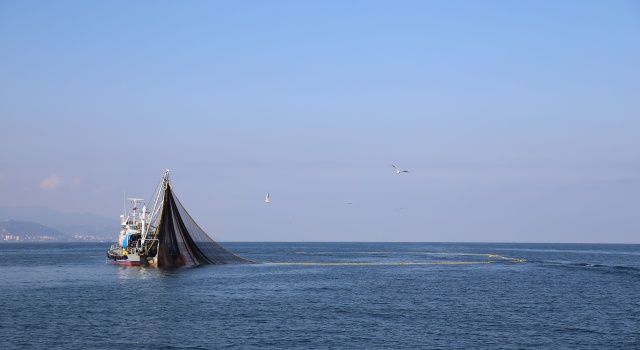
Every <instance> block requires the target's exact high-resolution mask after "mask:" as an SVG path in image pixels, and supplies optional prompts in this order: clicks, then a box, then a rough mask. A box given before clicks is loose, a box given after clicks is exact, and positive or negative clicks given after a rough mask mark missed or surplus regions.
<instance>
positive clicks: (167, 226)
mask: <svg viewBox="0 0 640 350" xmlns="http://www.w3.org/2000/svg"><path fill="white" fill-rule="evenodd" d="M157 230H158V231H157V235H156V236H157V238H158V267H178V266H198V265H205V264H214V265H220V264H246V263H252V261H250V260H247V259H244V258H242V257H239V256H237V255H235V254H233V253H231V252H230V251H228V250H226V249H225V248H224V247H222V246H221V245H220V244H218V243H217V242H216V241H214V240H213V239H211V237H209V235H207V233H206V232H204V230H202V228H200V226H198V224H197V223H196V222H195V221H194V220H193V218H192V217H191V215H189V213H187V211H186V209H185V208H184V207H183V206H182V204H181V203H180V201H179V200H178V198H176V196H175V194H174V193H173V191H172V190H171V185H170V184H167V187H166V189H165V192H164V202H163V207H162V214H161V216H160V222H159V224H158V229H157Z"/></svg>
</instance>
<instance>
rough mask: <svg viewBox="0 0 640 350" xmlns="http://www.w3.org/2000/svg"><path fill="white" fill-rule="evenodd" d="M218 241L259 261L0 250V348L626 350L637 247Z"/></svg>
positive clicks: (91, 250) (635, 303)
mask: <svg viewBox="0 0 640 350" xmlns="http://www.w3.org/2000/svg"><path fill="white" fill-rule="evenodd" d="M225 246H226V247H228V248H229V249H231V250H232V251H234V252H236V253H237V254H239V255H242V256H244V257H247V258H250V259H253V260H255V261H258V262H261V263H259V264H254V265H237V266H206V267H199V268H184V269H174V270H159V269H152V268H139V267H116V266H112V265H108V264H106V260H105V252H106V250H107V248H108V247H109V244H97V243H74V244H67V243H65V244H0V349H22V348H25V349H52V348H54V349H223V348H241V349H312V348H315V349H404V348H406V349H640V245H598V244H481V243H477V244H471V243H468V244H465V243H455V244H454V243H226V244H225Z"/></svg>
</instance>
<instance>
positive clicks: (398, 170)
mask: <svg viewBox="0 0 640 350" xmlns="http://www.w3.org/2000/svg"><path fill="white" fill-rule="evenodd" d="M391 166H392V167H393V168H394V169H396V174H398V175H399V174H403V173H408V172H409V170H401V169H400V168H398V167H397V166H396V165H395V164H391Z"/></svg>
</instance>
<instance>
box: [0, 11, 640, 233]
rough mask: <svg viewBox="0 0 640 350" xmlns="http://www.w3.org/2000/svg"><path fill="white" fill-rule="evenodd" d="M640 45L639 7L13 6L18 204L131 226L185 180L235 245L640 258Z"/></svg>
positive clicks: (193, 208)
mask: <svg viewBox="0 0 640 350" xmlns="http://www.w3.org/2000/svg"><path fill="white" fill-rule="evenodd" d="M638 38H640V5H639V4H638V2H635V1H615V2H596V1H562V2H558V1H518V2H506V1H482V2H477V1H456V2H449V1H440V2H436V1H429V2H427V1H403V2H391V1H352V2H341V1H305V2H296V1H274V2H259V1H233V2H205V1H201V2H200V1H187V2H155V1H154V2H152V1H136V2H127V1H109V2H87V1H56V2H44V1H0V52H1V54H0V77H1V78H0V206H32V205H36V206H46V207H50V208H53V209H56V210H60V211H79V212H92V213H97V214H100V215H103V216H106V217H112V218H113V219H114V221H117V220H118V215H119V213H120V210H121V207H122V196H123V191H126V193H127V194H128V195H130V196H141V197H145V198H149V196H150V195H151V193H152V192H153V189H154V188H155V186H156V185H157V183H158V181H159V179H160V176H161V174H162V171H163V170H164V169H165V168H170V169H172V171H173V173H172V177H173V180H174V184H175V188H176V192H177V194H178V196H179V197H180V199H181V201H182V202H183V204H184V205H185V206H186V207H187V208H188V209H189V210H190V212H191V214H192V215H193V216H194V218H195V219H196V220H197V221H198V222H199V223H200V224H201V225H202V226H203V227H204V228H205V229H206V230H207V231H209V232H211V233H213V235H214V237H215V238H216V239H219V240H222V241H448V242H452V241H485V242H486V241H504V242H612V243H615V242H625V243H640V218H639V215H638V214H639V213H640V137H639V136H640V116H639V114H638V113H639V112H640V69H639V68H640V67H639V62H640V40H638ZM391 163H396V164H398V165H399V166H400V167H402V168H405V169H408V170H410V173H409V174H403V175H401V176H399V175H397V174H395V172H394V170H393V168H391V166H390V164H391ZM267 192H269V193H271V200H272V203H271V204H269V205H265V203H264V201H263V199H264V196H265V193H267ZM346 203H352V204H351V205H347V204H346ZM114 234H115V233H114Z"/></svg>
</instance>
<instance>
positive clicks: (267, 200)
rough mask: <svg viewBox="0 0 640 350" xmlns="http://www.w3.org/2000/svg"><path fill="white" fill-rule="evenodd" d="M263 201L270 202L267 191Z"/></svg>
mask: <svg viewBox="0 0 640 350" xmlns="http://www.w3.org/2000/svg"><path fill="white" fill-rule="evenodd" d="M264 202H265V203H267V204H269V203H271V196H270V195H269V193H267V195H266V196H264Z"/></svg>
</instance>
